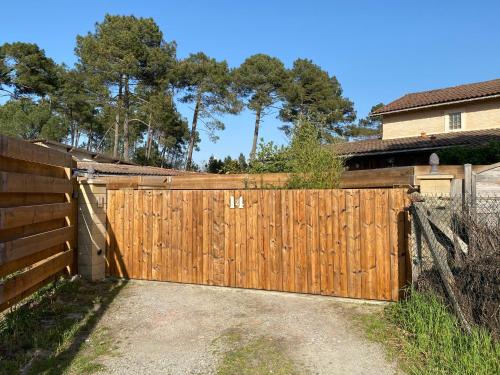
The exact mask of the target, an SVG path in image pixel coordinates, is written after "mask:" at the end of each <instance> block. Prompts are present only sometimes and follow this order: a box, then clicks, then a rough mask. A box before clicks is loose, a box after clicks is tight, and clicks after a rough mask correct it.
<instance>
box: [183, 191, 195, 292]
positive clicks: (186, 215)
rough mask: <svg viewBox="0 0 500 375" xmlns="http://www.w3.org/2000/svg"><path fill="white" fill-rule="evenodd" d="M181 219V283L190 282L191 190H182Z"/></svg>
mask: <svg viewBox="0 0 500 375" xmlns="http://www.w3.org/2000/svg"><path fill="white" fill-rule="evenodd" d="M181 207H182V213H181V215H182V220H181V241H180V246H181V263H182V273H181V281H182V282H183V283H190V282H191V274H192V260H193V259H192V249H191V245H192V243H191V241H192V236H191V230H192V227H191V225H192V216H193V210H192V200H191V191H190V190H183V191H182V206H181Z"/></svg>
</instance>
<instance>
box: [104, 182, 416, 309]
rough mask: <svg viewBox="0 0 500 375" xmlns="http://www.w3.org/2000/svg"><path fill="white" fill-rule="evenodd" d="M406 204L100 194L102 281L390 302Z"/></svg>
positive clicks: (345, 194)
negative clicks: (104, 243)
mask: <svg viewBox="0 0 500 375" xmlns="http://www.w3.org/2000/svg"><path fill="white" fill-rule="evenodd" d="M406 204H407V195H406V192H405V190H404V189H364V190H358V189H356V190H165V189H163V190H144V189H143V190H134V189H119V190H108V206H107V217H108V225H107V226H108V230H107V231H108V249H107V262H108V264H107V266H108V273H109V274H111V275H114V276H119V277H126V278H133V279H144V280H162V281H174V282H182V283H194V284H203V285H219V286H230V287H240V288H255V289H265V290H277V291H288V292H300V293H312V294H322V295H332V296H342V297H352V298H365V299H377V300H397V299H398V297H399V295H400V290H401V288H402V286H403V285H404V284H405V283H406V280H407V271H406V270H407V264H406V263H407V260H406V249H407V245H406V242H407V231H408V223H407V215H406V213H405V211H404V207H405V205H406ZM233 207H234V208H233Z"/></svg>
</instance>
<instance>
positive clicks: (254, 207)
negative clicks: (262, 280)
mask: <svg viewBox="0 0 500 375" xmlns="http://www.w3.org/2000/svg"><path fill="white" fill-rule="evenodd" d="M247 194H248V197H249V199H248V202H247V204H248V206H249V207H248V208H247V237H248V239H247V244H248V249H247V257H248V260H247V285H248V287H249V288H254V289H257V288H258V287H259V283H258V280H259V267H258V259H259V251H260V241H259V236H258V231H257V227H258V223H259V220H258V218H259V211H258V209H259V199H258V195H259V191H257V190H249V191H248V192H247Z"/></svg>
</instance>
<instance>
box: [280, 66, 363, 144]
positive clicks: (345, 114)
mask: <svg viewBox="0 0 500 375" xmlns="http://www.w3.org/2000/svg"><path fill="white" fill-rule="evenodd" d="M281 96H282V99H283V101H284V105H283V108H282V109H281V110H280V118H281V119H282V120H283V121H285V122H288V123H292V124H297V123H298V121H300V120H307V121H309V122H311V123H313V124H314V125H315V126H317V127H318V130H319V131H320V136H321V138H323V139H325V140H330V139H332V138H335V136H337V135H342V134H343V132H344V125H345V124H346V123H350V122H352V121H354V119H355V117H356V113H355V111H354V108H353V103H352V102H351V101H350V100H349V99H347V98H345V97H343V96H342V88H341V86H340V83H339V82H338V81H337V78H336V77H335V76H333V77H330V76H329V74H328V72H326V71H324V70H322V69H321V68H320V67H319V66H318V65H315V64H314V63H313V62H312V61H311V60H307V59H297V60H295V62H294V63H293V68H292V69H291V70H290V71H289V79H288V80H287V82H286V84H285V85H284V86H283V87H282V89H281ZM283 130H284V131H285V132H287V133H290V132H291V131H292V127H291V126H290V125H285V126H283Z"/></svg>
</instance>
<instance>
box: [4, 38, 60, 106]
mask: <svg viewBox="0 0 500 375" xmlns="http://www.w3.org/2000/svg"><path fill="white" fill-rule="evenodd" d="M57 86H58V75H57V66H56V64H55V63H54V61H53V60H52V59H50V58H48V57H46V56H45V52H44V51H43V50H42V49H40V48H39V47H38V46H37V45H36V44H31V43H22V42H16V43H12V44H10V43H5V44H3V45H1V46H0V91H4V92H6V93H8V95H9V96H11V97H13V98H19V97H20V96H22V95H38V96H41V97H43V96H46V95H47V94H49V93H51V92H53V91H54V90H55V89H56V87H57Z"/></svg>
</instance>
